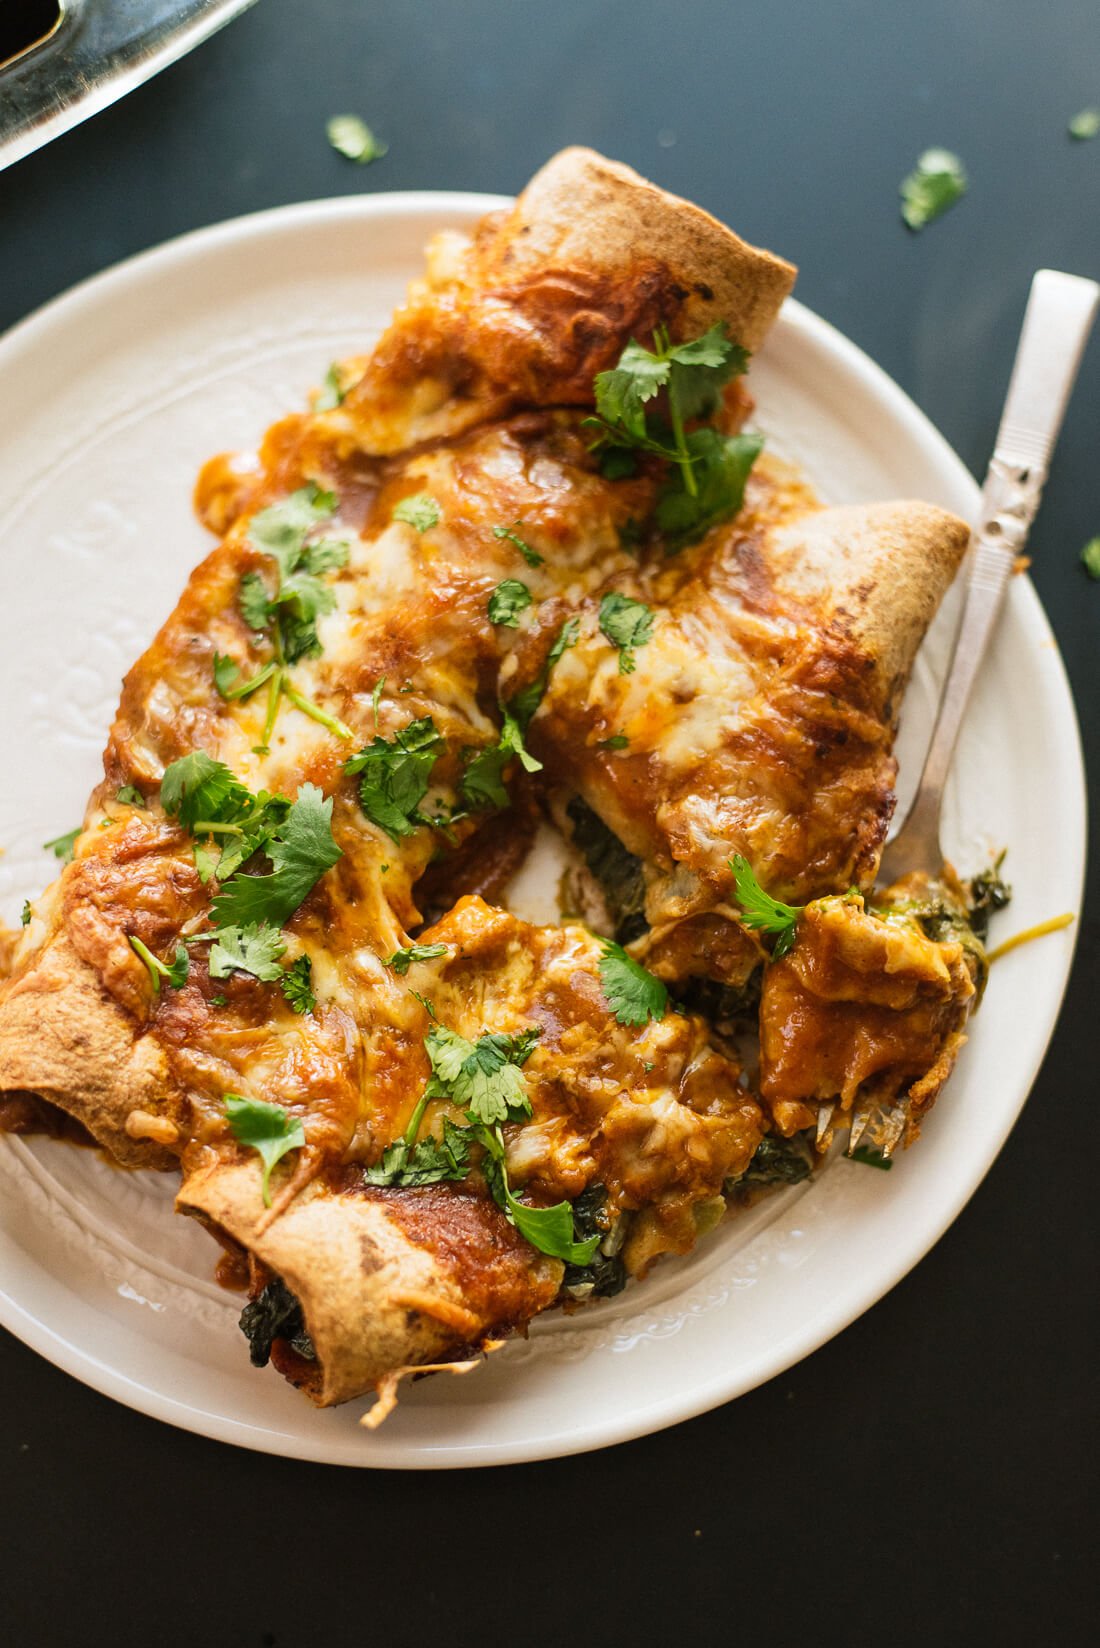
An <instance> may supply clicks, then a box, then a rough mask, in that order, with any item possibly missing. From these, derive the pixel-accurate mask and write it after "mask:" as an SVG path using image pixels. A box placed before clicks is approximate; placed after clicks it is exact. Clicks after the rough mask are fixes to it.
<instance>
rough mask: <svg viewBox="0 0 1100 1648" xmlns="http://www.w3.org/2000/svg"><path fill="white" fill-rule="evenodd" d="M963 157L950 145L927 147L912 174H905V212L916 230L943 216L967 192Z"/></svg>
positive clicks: (903, 196) (901, 191)
mask: <svg viewBox="0 0 1100 1648" xmlns="http://www.w3.org/2000/svg"><path fill="white" fill-rule="evenodd" d="M966 188H967V177H966V172H965V171H964V170H963V164H962V161H961V160H960V159H959V157H958V155H955V154H952V153H951V152H950V150H949V149H925V151H924V153H923V154H922V155H921V156H920V158H919V159H918V161H917V164H916V166H915V167H914V169H913V170H912V171H911V172H910V173H909V175H908V177H906V178H903V179H902V182H901V186H900V189H899V193H900V195H901V215H902V218H903V220H904V222H905V223H906V225H907V226H908V227H909V228H910V229H912V230H913V231H914V233H915V232H916V231H917V230H919V229H923V228H924V226H925V224H927V223H933V222H934V221H935V220H936V218H938V217H941V216H942V215H943V213H944V212H946V211H947V209H948V207H949V206H954V204H955V202H956V201H958V200H961V199H962V197H963V195H964V194H965V193H966Z"/></svg>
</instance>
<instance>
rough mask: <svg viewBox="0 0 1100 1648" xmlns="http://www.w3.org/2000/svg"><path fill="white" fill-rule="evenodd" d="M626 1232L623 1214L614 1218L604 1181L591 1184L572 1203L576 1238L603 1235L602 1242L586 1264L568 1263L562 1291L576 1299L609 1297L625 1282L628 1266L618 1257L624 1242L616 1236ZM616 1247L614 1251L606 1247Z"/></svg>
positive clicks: (620, 1289) (585, 1239) (589, 1238)
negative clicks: (608, 1204)
mask: <svg viewBox="0 0 1100 1648" xmlns="http://www.w3.org/2000/svg"><path fill="white" fill-rule="evenodd" d="M622 1234H623V1229H622V1216H620V1218H619V1220H618V1221H617V1222H616V1221H613V1220H612V1218H611V1215H610V1213H609V1211H608V1206H607V1190H606V1188H605V1187H604V1186H603V1185H601V1184H594V1185H589V1186H588V1187H587V1189H585V1190H582V1191H581V1193H580V1195H579V1196H578V1197H577V1199H576V1201H575V1202H574V1203H573V1239H574V1241H578V1242H585V1241H591V1239H592V1237H593V1236H599V1237H601V1238H602V1240H601V1243H600V1246H599V1247H598V1248H597V1249H596V1251H595V1253H594V1254H593V1255H592V1259H591V1261H590V1262H589V1263H588V1264H587V1265H566V1267H565V1275H564V1276H563V1277H562V1284H561V1286H562V1292H563V1293H567V1294H569V1295H570V1296H571V1297H572V1298H574V1299H588V1298H596V1299H610V1298H612V1297H613V1296H614V1295H615V1294H616V1293H621V1292H622V1290H623V1288H624V1287H625V1286H626V1266H625V1265H624V1264H623V1261H622V1259H621V1258H620V1257H619V1252H618V1249H619V1247H620V1246H621V1245H622V1244H621V1242H620V1241H619V1240H617V1238H619V1237H620V1236H621V1235H622ZM608 1247H614V1248H615V1251H614V1252H613V1253H605V1252H604V1249H605V1248H608Z"/></svg>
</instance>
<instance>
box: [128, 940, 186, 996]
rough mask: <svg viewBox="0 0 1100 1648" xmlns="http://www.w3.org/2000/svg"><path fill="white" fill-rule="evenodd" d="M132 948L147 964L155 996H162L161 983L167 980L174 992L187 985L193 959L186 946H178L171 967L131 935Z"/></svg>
mask: <svg viewBox="0 0 1100 1648" xmlns="http://www.w3.org/2000/svg"><path fill="white" fill-rule="evenodd" d="M130 947H131V949H132V950H133V952H134V954H135V955H136V956H138V957H140V959H141V960H142V961H143V962H144V963H145V967H146V971H147V972H148V974H149V981H150V983H151V984H152V986H153V994H154V995H155V996H159V995H160V981H161V979H165V980H166V981H167V982H168V983H169V984H170V985H171V986H172V989H173V990H180V989H182V987H183V986H184V985H185V984H186V983H187V974H188V972H189V970H190V966H191V958H190V957H189V956H188V954H187V950H186V948H185V946H184V945H182V944H177V946H176V954H175V958H174V960H173V961H172V964H171V966H169V965H168V964H167V963H166V962H163V961H159V960H158V959H157V957H156V956H155V955H154V954H153V952H152V951H151V950H150V949H148V948H147V947H146V946H145V945H144V944H143V943H142V942H141V940H140V939H139V938H134V936H133V935H132V934H131V935H130Z"/></svg>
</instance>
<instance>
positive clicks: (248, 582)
mask: <svg viewBox="0 0 1100 1648" xmlns="http://www.w3.org/2000/svg"><path fill="white" fill-rule="evenodd" d="M237 605H238V607H239V608H240V613H241V617H242V618H243V619H244V621H245V623H246V624H247V625H248V627H249V629H253V630H265V629H266V628H267V626H268V624H270V622H271V615H272V612H273V611H274V610H275V608H274V602H273V601H272V599H271V596H270V595H269V594H268V590H267V585H266V584H265V583H264V581H263V578H262V577H261V576H260V574H259V573H258V572H246V573H245V575H244V577H243V578H242V579H241V581H240V583H239V585H238V586H237Z"/></svg>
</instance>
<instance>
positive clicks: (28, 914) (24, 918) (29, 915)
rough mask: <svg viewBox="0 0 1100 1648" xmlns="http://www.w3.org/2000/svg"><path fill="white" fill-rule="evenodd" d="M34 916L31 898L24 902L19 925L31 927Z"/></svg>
mask: <svg viewBox="0 0 1100 1648" xmlns="http://www.w3.org/2000/svg"><path fill="white" fill-rule="evenodd" d="M33 916H34V911H33V910H32V909H31V901H30V899H29V898H25V899H24V900H23V908H22V909H21V910H20V912H19V923H20V926H22V927H29V926H30V924H31V921H32V919H33Z"/></svg>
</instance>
